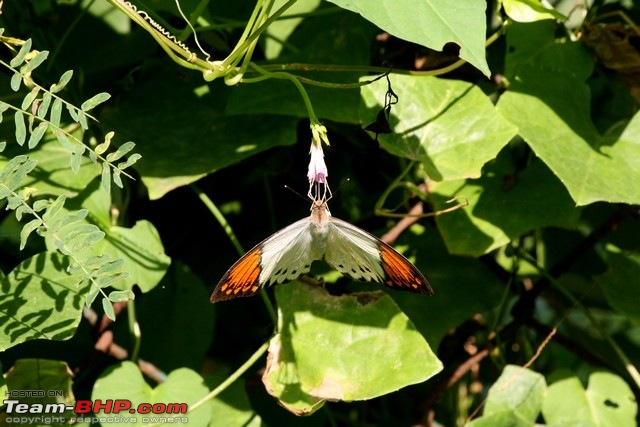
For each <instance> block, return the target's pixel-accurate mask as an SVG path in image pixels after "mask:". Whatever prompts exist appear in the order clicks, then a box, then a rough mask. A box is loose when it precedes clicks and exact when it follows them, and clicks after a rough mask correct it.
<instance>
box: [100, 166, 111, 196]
mask: <svg viewBox="0 0 640 427" xmlns="http://www.w3.org/2000/svg"><path fill="white" fill-rule="evenodd" d="M100 182H101V184H102V188H103V189H104V191H106V192H107V193H111V166H109V163H107V162H105V163H103V164H102V175H101V176H100Z"/></svg>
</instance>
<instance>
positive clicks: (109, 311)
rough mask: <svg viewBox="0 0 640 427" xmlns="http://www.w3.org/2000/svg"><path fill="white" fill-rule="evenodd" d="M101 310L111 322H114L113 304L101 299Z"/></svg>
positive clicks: (103, 298)
mask: <svg viewBox="0 0 640 427" xmlns="http://www.w3.org/2000/svg"><path fill="white" fill-rule="evenodd" d="M102 310H104V315H105V316H107V317H108V318H109V319H111V321H113V322H115V320H116V313H115V311H113V304H112V303H111V301H109V298H106V297H102Z"/></svg>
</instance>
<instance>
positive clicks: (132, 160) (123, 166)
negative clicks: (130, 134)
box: [117, 153, 142, 171]
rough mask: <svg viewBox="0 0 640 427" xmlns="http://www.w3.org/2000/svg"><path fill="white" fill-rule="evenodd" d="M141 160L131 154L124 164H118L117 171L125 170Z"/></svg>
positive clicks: (134, 154) (136, 154)
mask: <svg viewBox="0 0 640 427" xmlns="http://www.w3.org/2000/svg"><path fill="white" fill-rule="evenodd" d="M141 158H142V156H141V155H140V154H138V153H133V154H132V155H130V156H129V158H128V159H127V161H126V162H120V163H118V166H117V167H118V169H120V170H121V171H122V170H125V169H126V168H128V167H129V166H131V165H133V164H134V163H135V162H137V161H138V160H140V159H141Z"/></svg>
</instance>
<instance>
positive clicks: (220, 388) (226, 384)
mask: <svg viewBox="0 0 640 427" xmlns="http://www.w3.org/2000/svg"><path fill="white" fill-rule="evenodd" d="M268 348H269V341H266V342H265V343H264V344H262V345H261V346H260V348H259V349H258V350H256V352H255V353H253V354H252V355H251V357H250V358H249V359H247V361H246V362H244V363H243V364H242V366H240V367H239V368H238V369H236V371H235V372H234V373H233V374H231V375H229V376H228V377H227V379H225V380H224V381H223V382H221V383H220V385H218V386H217V387H216V388H214V389H213V390H211V392H210V393H209V394H207V395H206V396H205V397H203V398H202V399H200V400H199V401H197V402H196V403H194V404H193V405H191V407H189V411H192V410H194V409H197V408H198V407H200V406H202V405H203V404H204V403H206V402H207V401H209V400H211V399H213V398H214V397H216V396H217V395H219V394H220V393H222V392H223V391H224V390H225V389H226V388H227V387H229V386H230V385H231V384H232V383H233V382H234V381H235V380H237V379H238V378H240V376H241V375H242V374H244V373H245V372H246V371H247V370H248V369H249V368H250V367H251V366H253V364H254V363H256V362H257V361H258V359H260V358H261V357H262V355H263V354H265V353H266V352H267V349H268Z"/></svg>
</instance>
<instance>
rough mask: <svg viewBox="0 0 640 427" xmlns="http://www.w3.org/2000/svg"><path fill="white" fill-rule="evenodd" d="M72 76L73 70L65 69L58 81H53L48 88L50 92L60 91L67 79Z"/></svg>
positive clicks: (67, 81)
mask: <svg viewBox="0 0 640 427" xmlns="http://www.w3.org/2000/svg"><path fill="white" fill-rule="evenodd" d="M72 76H73V70H67V71H65V72H64V74H62V76H60V80H59V81H58V83H54V84H52V85H51V88H50V89H49V90H50V91H51V93H57V92H60V91H61V90H62V89H64V87H65V86H66V85H67V83H69V81H70V80H71V77H72Z"/></svg>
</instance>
